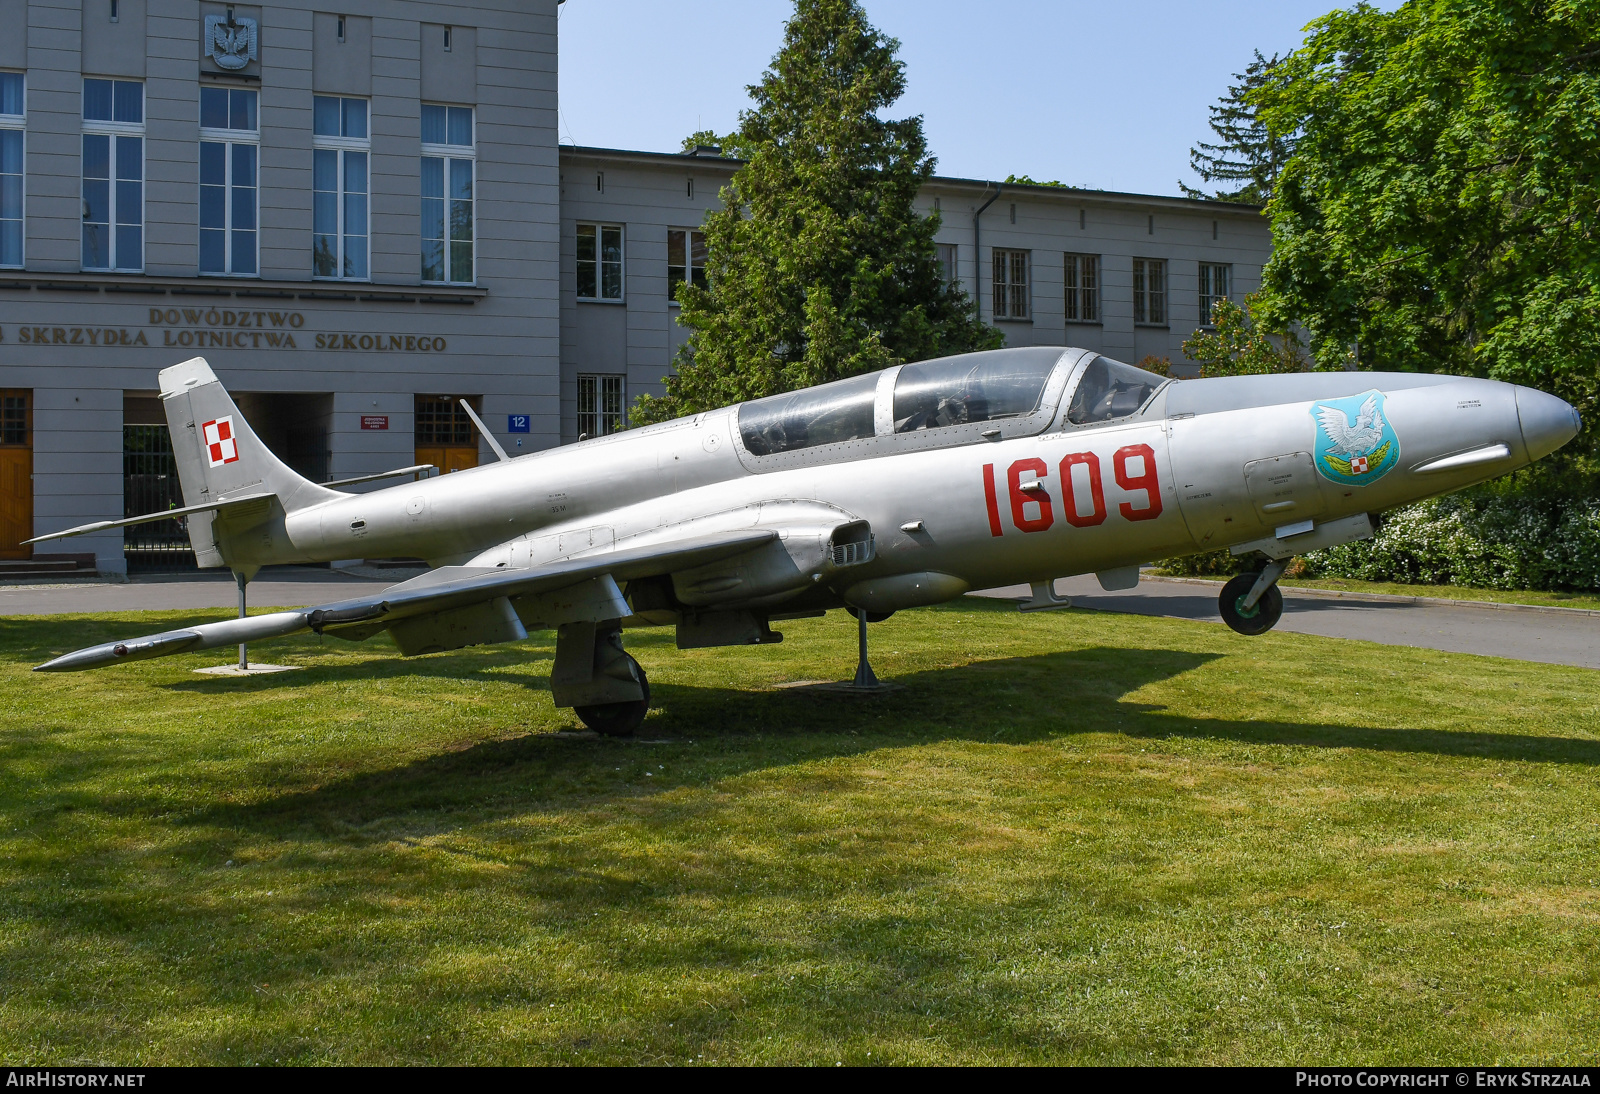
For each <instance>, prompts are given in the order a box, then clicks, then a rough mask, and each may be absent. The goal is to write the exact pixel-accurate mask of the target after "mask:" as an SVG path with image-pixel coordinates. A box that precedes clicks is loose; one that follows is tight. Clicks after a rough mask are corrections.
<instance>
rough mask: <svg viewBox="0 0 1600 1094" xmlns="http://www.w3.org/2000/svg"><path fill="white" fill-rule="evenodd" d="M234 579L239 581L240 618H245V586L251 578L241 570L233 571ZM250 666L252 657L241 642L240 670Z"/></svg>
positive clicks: (242, 670)
mask: <svg viewBox="0 0 1600 1094" xmlns="http://www.w3.org/2000/svg"><path fill="white" fill-rule="evenodd" d="M233 579H234V580H235V581H237V582H238V583H239V618H240V619H243V618H244V587H245V586H246V585H247V584H249V583H250V579H249V578H248V577H245V576H244V574H243V573H242V572H241V571H239V570H235V571H233ZM249 667H250V657H249V655H248V654H247V653H246V652H245V644H244V643H243V642H240V643H239V671H240V672H244V671H245V670H246V669H248V668H249Z"/></svg>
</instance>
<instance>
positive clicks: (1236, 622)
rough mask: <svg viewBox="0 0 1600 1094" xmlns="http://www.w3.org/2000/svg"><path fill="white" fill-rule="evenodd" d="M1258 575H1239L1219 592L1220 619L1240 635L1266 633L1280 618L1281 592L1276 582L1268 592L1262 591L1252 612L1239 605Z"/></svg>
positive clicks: (1281, 608) (1268, 588)
mask: <svg viewBox="0 0 1600 1094" xmlns="http://www.w3.org/2000/svg"><path fill="white" fill-rule="evenodd" d="M1260 576H1261V575H1260V574H1240V575H1239V576H1238V577H1236V578H1234V579H1233V580H1232V581H1230V582H1228V583H1227V584H1226V585H1224V586H1223V587H1222V594H1221V595H1220V596H1218V597H1217V608H1218V610H1220V611H1221V612H1222V621H1223V622H1224V623H1226V624H1227V625H1228V626H1230V627H1232V628H1233V629H1234V630H1236V631H1238V632H1239V633H1240V634H1249V635H1256V634H1266V633H1267V632H1268V631H1270V630H1271V629H1272V628H1273V627H1275V626H1277V624H1278V620H1280V619H1282V618H1283V593H1281V592H1279V591H1278V586H1277V584H1276V583H1274V584H1272V585H1269V586H1267V591H1266V592H1264V593H1262V594H1261V599H1260V600H1257V601H1256V606H1255V608H1253V609H1252V610H1251V611H1249V612H1246V611H1244V610H1243V609H1241V608H1240V607H1239V602H1240V601H1241V600H1243V599H1244V598H1245V596H1246V595H1247V594H1248V593H1249V592H1250V590H1251V589H1252V588H1254V587H1255V583H1256V579H1257V578H1258V577H1260Z"/></svg>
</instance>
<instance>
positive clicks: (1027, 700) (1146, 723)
mask: <svg viewBox="0 0 1600 1094" xmlns="http://www.w3.org/2000/svg"><path fill="white" fill-rule="evenodd" d="M1220 656H1222V655H1220V654H1208V653H1193V652H1188V651H1178V650H1162V649H1117V648H1105V647H1098V648H1089V649H1081V650H1072V651H1066V652H1059V653H1044V654H1035V655H1030V656H1026V657H1011V658H1002V659H997V660H994V661H985V662H978V663H975V664H970V665H966V666H963V667H960V668H947V669H937V670H930V671H927V672H922V673H915V674H912V675H909V676H903V677H899V678H897V679H896V682H897V683H900V684H903V685H904V690H902V691H896V692H891V693H888V694H884V695H878V696H872V697H863V696H850V695H828V694H819V693H811V692H806V691H804V690H800V689H795V690H787V689H779V690H773V691H744V690H738V689H732V688H704V687H688V686H683V685H675V684H668V683H662V684H659V685H656V686H654V688H653V693H654V701H655V702H656V704H657V708H658V711H657V713H656V714H655V715H653V716H652V718H651V719H650V720H649V721H647V722H646V723H645V727H644V728H643V729H642V730H641V732H640V738H639V739H632V740H630V739H621V740H617V739H607V738H596V739H584V738H573V737H557V736H554V735H552V734H548V733H538V734H529V735H526V736H522V737H516V738H512V739H506V740H494V741H484V742H482V743H480V744H476V745H472V746H470V747H468V748H465V749H462V750H460V751H454V752H443V753H437V754H434V755H431V756H428V757H425V758H423V759H419V760H415V761H412V762H409V763H406V764H402V765H399V766H397V767H393V768H389V769H386V770H382V771H369V772H363V773H361V774H357V775H352V776H350V777H348V778H343V779H338V780H336V781H333V782H329V783H327V784H324V785H322V786H320V787H317V788H315V789H313V790H308V791H295V792H292V793H287V794H283V795H280V796H277V797H274V798H269V799H267V800H264V801H260V802H257V803H254V804H250V805H243V806H226V807H221V808H219V809H216V810H204V811H202V812H201V813H200V814H198V815H197V816H195V818H194V820H195V821H196V822H198V823H202V824H208V825H209V824H221V825H224V826H235V825H239V826H243V827H245V828H262V829H268V830H273V831H281V830H282V828H283V827H284V826H285V825H287V826H291V827H294V826H298V825H301V824H306V823H311V824H312V825H313V826H315V827H319V828H321V827H323V826H324V825H329V826H331V828H332V829H337V830H339V831H342V832H345V833H348V832H349V831H350V830H351V828H352V827H355V828H359V827H361V826H363V825H365V824H368V823H370V822H372V821H374V820H376V819H379V818H394V817H396V816H397V815H398V814H402V813H405V812H408V811H412V810H418V811H426V810H434V809H441V808H475V809H488V810H490V811H492V812H498V811H501V810H509V811H512V812H521V811H526V810H527V809H528V808H529V807H533V808H535V809H537V810H541V811H542V810H543V809H545V808H548V807H550V805H551V804H552V802H551V796H552V794H553V793H554V794H557V795H559V793H560V792H559V791H558V790H556V787H558V786H561V787H567V788H572V787H575V786H577V785H580V784H582V783H585V782H587V781H589V779H588V778H586V776H589V775H590V774H591V773H593V772H605V774H606V775H607V776H609V775H610V768H612V767H613V766H614V765H615V762H616V760H617V759H618V758H624V759H626V760H628V762H630V763H634V762H637V761H638V760H639V759H640V758H641V750H643V749H649V750H650V751H649V752H647V753H643V755H648V756H649V757H650V758H652V759H656V758H661V759H668V758H670V760H671V766H672V767H674V768H679V767H683V766H685V765H684V764H683V763H682V762H681V761H682V760H692V761H693V762H692V764H691V765H689V766H697V767H699V768H701V769H702V771H701V773H700V774H698V775H691V776H686V777H685V778H684V780H683V781H679V780H678V779H676V778H674V773H673V772H672V771H668V772H666V773H665V774H664V775H663V776H661V777H658V778H653V779H652V780H651V782H650V783H649V784H646V785H637V784H630V785H627V786H622V787H618V786H610V787H608V788H607V789H606V790H605V793H606V794H607V796H610V797H619V798H626V797H651V796H655V795H658V794H660V793H662V792H664V791H668V790H672V789H674V788H676V787H678V786H682V785H685V783H686V782H688V781H689V780H690V779H692V780H693V782H694V784H695V785H704V770H703V769H704V768H706V767H707V766H712V767H715V768H716V769H717V770H716V777H718V778H726V777H732V776H737V775H741V774H745V773H748V772H751V771H757V770H765V769H769V768H774V767H781V766H785V765H787V764H791V763H797V762H809V761H814V760H818V759H827V758H832V757H840V756H848V755H855V754H859V753H862V752H867V751H872V750H876V749H882V748H892V747H899V746H906V745H912V746H917V745H925V744H931V743H936V742H939V741H972V742H985V743H995V744H1002V745H1005V744H1028V743H1034V742H1038V741H1044V740H1050V739H1053V738H1059V737H1062V736H1066V735H1072V734H1085V733H1119V734H1125V735H1128V736H1132V737H1137V738H1142V739H1161V738H1174V737H1176V738H1186V739H1211V740H1225V741H1235V742H1239V743H1242V744H1252V745H1281V746H1296V747H1304V748H1319V749H1358V750H1366V751H1374V752H1388V753H1420V754H1426V755H1434V756H1458V757H1472V758H1484V759H1496V760H1511V761H1519V762H1525V763H1576V764H1585V765H1589V766H1597V765H1600V741H1590V740H1583V739H1580V738H1568V737H1548V736H1532V735H1527V736H1524V735H1517V734H1506V733H1487V732H1463V731H1451V730H1434V729H1408V728H1403V727H1402V728H1381V727H1370V726H1356V725H1337V724H1321V725H1318V724H1302V723H1293V722H1283V721H1273V720H1249V719H1244V720H1231V719H1217V718H1210V719H1208V718H1195V717H1189V716H1179V715H1174V714H1169V713H1167V712H1166V709H1165V708H1163V707H1156V706H1149V705H1146V704H1140V703H1131V702H1127V701H1125V700H1124V698H1123V697H1124V696H1125V695H1127V694H1129V693H1132V692H1135V691H1137V690H1138V689H1140V688H1142V687H1144V686H1145V685H1147V684H1152V683H1156V682H1160V681H1164V680H1168V679H1171V678H1173V677H1175V676H1178V675H1180V674H1182V673H1185V672H1189V671H1191V670H1194V669H1197V668H1200V667H1201V666H1203V665H1205V664H1207V663H1208V662H1210V661H1213V660H1216V659H1217V658H1219V657H1220ZM663 734H670V735H671V736H672V738H673V739H671V740H667V741H661V740H660V738H661V737H662V735H663ZM547 788H548V789H547ZM596 789H598V788H596ZM590 793H592V791H591V792H590Z"/></svg>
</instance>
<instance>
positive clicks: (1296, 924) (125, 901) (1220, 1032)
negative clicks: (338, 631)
mask: <svg viewBox="0 0 1600 1094" xmlns="http://www.w3.org/2000/svg"><path fill="white" fill-rule="evenodd" d="M1009 607H1010V605H1008V604H998V603H997V604H983V603H973V602H971V601H968V602H964V603H961V604H959V605H958V606H955V607H951V608H946V609H934V610H923V611H914V612H902V613H900V614H899V615H896V616H895V617H894V618H893V619H891V620H889V621H888V622H885V623H882V624H878V625H875V626H874V627H873V640H874V648H875V651H876V652H875V657H874V664H875V666H876V668H877V670H878V672H879V674H880V675H882V676H884V677H886V678H891V679H893V680H896V681H898V682H900V683H902V684H904V685H906V686H905V690H903V691H899V692H896V693H893V694H890V695H887V696H883V697H878V698H873V699H859V698H849V697H826V696H821V695H815V694H808V693H805V692H799V691H794V690H785V689H781V688H777V687H775V685H776V684H778V683H780V682H783V681H786V680H799V679H840V678H848V676H849V674H850V672H851V671H852V669H853V657H854V654H853V646H854V641H855V632H854V625H853V622H852V621H850V620H848V619H846V618H844V617H843V616H841V615H839V613H834V614H833V615H832V616H830V617H828V618H827V619H818V620H805V621H797V622H790V623H786V624H783V625H782V628H781V629H782V630H784V632H785V633H786V635H787V641H786V642H785V643H784V644H783V645H782V646H777V647H771V646H768V647H760V648H741V649H730V650H698V651H692V652H686V653H680V652H677V651H676V650H674V649H673V648H672V636H671V632H670V631H661V632H644V633H638V634H632V635H630V648H631V649H633V650H634V651H635V652H636V653H637V655H638V656H639V657H640V659H641V661H643V663H644V664H645V665H646V666H647V668H648V669H649V671H650V675H651V681H652V688H653V692H654V696H655V700H656V703H657V710H656V711H655V712H654V713H652V715H651V717H650V719H649V721H648V722H647V723H646V726H645V730H644V732H643V734H642V738H641V739H640V740H637V741H627V742H623V741H608V740H598V739H585V738H576V737H572V736H558V735H556V731H560V730H569V729H571V728H574V727H575V726H576V722H575V720H574V719H573V718H572V717H571V715H570V714H569V713H567V712H564V711H557V710H555V709H554V708H552V706H551V704H550V697H549V694H548V692H547V691H546V690H545V689H544V686H543V685H544V681H545V677H546V675H547V673H548V672H549V668H550V657H551V653H552V642H551V640H550V638H549V636H546V635H540V636H535V637H534V638H533V639H530V640H529V641H528V642H527V643H524V644H522V645H521V646H517V647H495V648H490V649H482V650H469V651H463V652H460V653H457V654H449V655H436V656H431V657H423V658H417V659H412V660H403V659H401V658H399V657H398V656H397V655H395V653H394V650H393V647H392V646H391V645H390V644H389V643H388V642H387V640H386V639H380V640H374V641H372V642H370V643H366V644H362V645H347V644H343V643H340V642H338V641H336V640H327V641H322V640H319V639H315V638H307V639H303V640H289V641H282V642H278V643H274V644H272V645H270V646H268V645H262V646H260V647H258V648H257V649H256V650H255V654H256V655H257V656H261V657H264V658H267V659H270V660H273V661H278V662H287V663H293V664H299V665H304V666H306V671H302V672H297V673H288V674H282V675H277V676H267V677H256V678H251V679H245V680H233V679H225V678H213V677H206V676H197V675H195V674H194V673H193V672H192V670H193V669H194V668H196V667H200V666H202V665H206V664H217V663H221V662H223V661H225V660H226V659H227V656H226V654H227V651H212V652H211V653H209V654H198V655H193V656H183V657H174V658H168V659H166V660H160V661H151V662H144V663H140V664H134V665H129V666H125V667H121V668H116V669H108V670H103V671H99V672H91V673H83V674H76V675H62V676H46V675H42V674H30V673H29V671H28V670H29V668H30V667H31V666H32V665H34V664H37V663H39V662H41V661H43V660H45V659H46V658H47V657H49V656H51V655H52V654H55V653H59V652H62V651H64V650H67V649H72V648H77V647H80V646H83V645H86V644H88V643H90V642H94V641H100V640H104V639H107V638H110V637H113V636H127V635H132V634H139V633H148V632H150V631H153V630H155V629H158V628H159V627H162V626H169V625H177V624H179V623H181V622H184V621H193V620H198V619H200V618H206V617H204V616H201V615H198V614H194V613H148V614H135V613H130V614H129V615H127V616H124V617H120V618H119V617H111V616H95V617H84V616H79V617H56V618H52V619H7V620H0V709H4V711H5V714H4V715H3V720H0V1058H4V1059H6V1060H8V1061H10V1062H12V1063H15V1064H23V1063H28V1064H44V1063H71V1062H83V1063H88V1062H95V1063H118V1064H130V1065H132V1064H155V1063H244V1062H260V1063H277V1062H282V1063H290V1062H295V1063H310V1062H342V1063H386V1062H423V1061H434V1062H463V1063H474V1062H482V1063H490V1062H506V1063H512V1062H557V1063H560V1062H572V1063H588V1062H658V1063H690V1062H704V1063H737V1062H754V1063H779V1062H783V1063H822V1064H832V1063H834V1062H847V1063H852V1064H862V1063H879V1062H882V1063H938V1062H946V1063H998V1062H1052V1063H1066V1062H1108V1063H1141V1062H1150V1063H1157V1062H1178V1063H1203V1062H1230V1063H1243V1062H1256V1063H1272V1062H1283V1063H1288V1062H1294V1063H1306V1064H1309V1063H1358V1062H1359V1063H1383V1062H1390V1063H1419V1062H1446V1061H1448V1062H1453V1063H1468V1062H1472V1063H1485V1064H1487V1063H1496V1062H1506V1063H1512V1062H1515V1063H1524V1062H1536V1061H1548V1062H1565V1063H1588V1064H1594V1063H1596V1062H1597V1061H1600V975H1597V974H1600V786H1597V778H1596V776H1597V773H1600V675H1597V674H1596V673H1594V672H1592V671H1589V670H1584V669H1573V668H1563V667H1558V666H1549V665H1535V664H1524V663H1518V662H1511V661H1500V660H1493V659H1486V658H1476V657H1470V656H1465V655H1457V654H1443V653H1437V652H1433V651H1424V650H1412V649H1401V648H1390V647H1382V646H1376V645H1369V644H1365V643H1358V642H1350V641H1339V640H1330V639H1320V638H1314V637H1307V636H1300V635H1294V634H1271V635H1267V636H1265V637H1262V638H1256V639H1248V638H1242V637H1239V636H1237V635H1234V634H1233V633H1232V632H1230V631H1228V630H1226V629H1225V628H1223V627H1221V626H1218V625H1214V624H1206V623H1190V622H1181V621H1174V620H1165V619H1147V618H1138V617H1134V616H1116V615H1107V614H1101V613H1094V612H1052V613H1042V614H1039V615H1030V616H1020V615H1018V614H1016V613H1015V612H1013V611H1008V610H1007V609H1008V608H1009ZM212 618H214V616H212Z"/></svg>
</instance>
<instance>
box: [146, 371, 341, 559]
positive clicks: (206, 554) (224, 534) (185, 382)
mask: <svg viewBox="0 0 1600 1094" xmlns="http://www.w3.org/2000/svg"><path fill="white" fill-rule="evenodd" d="M161 401H162V404H163V407H164V408H165V410H166V415H167V428H168V430H169V431H170V432H171V434H172V452H173V456H174V458H175V460H176V462H177V465H178V482H179V484H180V485H181V486H182V487H183V500H184V504H185V505H203V504H205V503H207V502H213V501H225V500H228V499H230V498H236V497H240V496H244V495H250V494H262V495H267V494H271V495H274V496H275V498H276V505H272V504H270V503H265V502H264V504H263V506H262V510H261V512H260V513H259V514H258V515H255V517H254V519H251V518H249V517H247V516H246V514H244V513H243V512H237V513H235V512H230V513H228V514H227V515H226V516H224V517H220V518H219V515H218V514H216V513H197V514H195V515H193V516H191V517H189V540H190V542H191V543H192V544H193V545H194V552H195V560H196V561H197V562H198V563H199V564H200V566H201V567H203V568H204V567H214V566H223V565H232V566H234V567H235V568H236V569H238V568H242V567H241V566H240V565H239V564H240V563H245V562H247V564H249V565H251V567H252V568H253V566H254V565H260V564H263V563H270V562H279V561H282V562H292V561H299V559H298V558H295V557H289V556H290V555H291V554H292V553H293V552H292V551H291V552H288V553H285V554H284V557H281V558H279V557H271V556H272V555H274V554H278V553H283V552H282V551H281V550H279V551H274V550H272V549H271V548H268V550H267V556H268V557H262V550H261V547H267V542H268V541H267V540H259V539H258V540H256V542H257V543H259V544H260V546H259V547H255V548H254V549H252V550H250V551H249V552H248V554H249V555H250V556H251V557H250V558H249V559H248V560H245V559H243V558H241V557H232V556H237V555H239V554H240V552H239V551H236V550H231V549H230V547H231V546H232V545H231V544H230V542H229V541H230V540H231V539H233V538H235V536H236V534H238V533H242V532H243V531H245V530H246V527H245V526H244V522H248V526H249V528H250V529H251V530H253V529H254V528H256V527H258V526H259V525H260V524H261V523H262V522H264V521H266V520H269V519H272V518H273V516H274V515H276V516H277V517H278V518H280V520H281V517H282V515H283V514H285V513H292V512H295V511H296V510H299V509H304V508H306V507H308V506H311V505H316V504H319V503H321V502H325V501H331V500H333V499H335V498H340V497H344V496H345V495H343V494H341V493H339V492H338V491H337V490H330V489H328V488H327V487H325V486H319V485H317V484H316V483H314V482H311V481H310V480H309V479H306V478H304V477H302V476H301V475H299V474H298V473H296V472H295V471H293V470H291V469H290V468H289V467H288V466H287V465H286V464H284V462H283V461H282V460H280V459H278V457H277V456H275V455H273V454H272V451H271V449H269V448H267V446H266V445H265V444H264V443H262V441H261V438H259V437H257V436H256V434H255V431H254V430H253V429H251V428H250V423H249V422H247V421H245V417H244V415H243V414H241V413H240V412H239V408H238V407H237V406H236V405H235V404H234V401H233V399H232V397H230V396H229V395H228V392H227V389H225V388H224V387H223V386H222V382H221V381H220V380H218V379H217V376H216V373H214V372H212V371H211V366H210V365H209V364H207V363H206V360H205V358H203V357H194V358H191V359H189V360H187V361H184V362H183V363H181V364H177V365H173V366H172V367H171V368H166V369H162V370H161ZM252 508H253V507H252ZM219 519H220V520H221V522H222V523H221V525H220V526H219V525H218V521H219ZM268 539H269V540H270V539H277V537H273V536H270V534H269V537H268ZM284 546H286V544H284Z"/></svg>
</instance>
